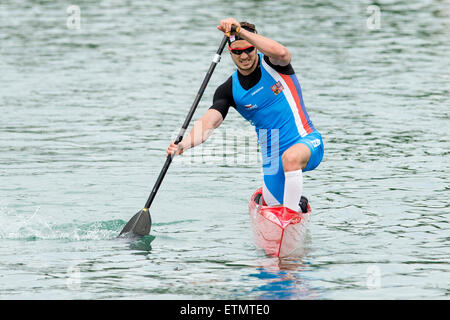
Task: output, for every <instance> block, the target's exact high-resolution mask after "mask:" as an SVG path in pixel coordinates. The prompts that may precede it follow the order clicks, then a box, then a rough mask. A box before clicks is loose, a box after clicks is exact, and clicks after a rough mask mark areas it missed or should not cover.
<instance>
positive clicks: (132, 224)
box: [119, 26, 236, 237]
mask: <svg viewBox="0 0 450 320" xmlns="http://www.w3.org/2000/svg"><path fill="white" fill-rule="evenodd" d="M231 32H232V33H234V32H236V27H235V26H233V27H232V28H231ZM228 37H229V34H228V35H224V37H223V39H222V42H221V43H220V46H219V49H218V50H217V53H216V54H215V55H214V58H213V61H212V63H211V66H210V67H209V70H208V72H207V73H206V76H205V78H204V79H203V83H202V85H201V86H200V89H199V91H198V93H197V96H196V97H195V100H194V103H193V104H192V106H191V109H190V110H189V113H188V115H187V117H186V120H185V121H184V123H183V126H182V127H181V130H180V133H179V134H178V137H177V139H176V140H175V144H178V143H179V142H180V141H181V140H183V135H184V133H185V132H186V130H187V128H188V126H189V123H190V122H191V119H192V117H193V116H194V112H195V110H196V109H197V106H198V104H199V102H200V99H201V98H202V96H203V92H204V91H205V89H206V86H207V85H208V82H209V79H210V78H211V75H212V73H213V71H214V69H215V67H216V65H217V64H218V63H219V61H220V56H221V54H222V52H223V49H224V48H225V45H226V44H227V40H228ZM173 157H174V155H169V156H168V157H167V159H166V162H165V163H164V166H163V168H162V170H161V172H160V173H159V176H158V179H157V180H156V183H155V185H154V186H153V189H152V192H151V193H150V196H149V197H148V200H147V202H146V203H145V207H144V208H143V209H142V210H140V211H139V212H138V213H136V214H135V215H134V216H133V217H132V218H131V219H130V221H128V223H127V224H126V225H125V227H124V228H123V229H122V231H121V232H120V234H119V237H120V236H121V235H132V236H145V235H147V234H149V233H150V229H151V226H152V218H151V216H150V211H149V208H150V206H151V205H152V202H153V200H154V199H155V196H156V193H157V192H158V189H159V187H160V186H161V183H162V181H163V179H164V177H165V175H166V173H167V170H168V169H169V166H170V164H171V163H172V159H173Z"/></svg>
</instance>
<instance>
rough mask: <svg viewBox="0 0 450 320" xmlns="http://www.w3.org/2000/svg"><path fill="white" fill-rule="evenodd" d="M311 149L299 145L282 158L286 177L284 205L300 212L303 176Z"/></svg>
mask: <svg viewBox="0 0 450 320" xmlns="http://www.w3.org/2000/svg"><path fill="white" fill-rule="evenodd" d="M310 157H311V151H310V149H309V148H308V147H307V146H306V145H305V144H303V143H297V144H294V145H293V146H291V147H290V148H289V149H287V150H286V151H285V152H284V153H283V156H282V162H283V170H284V175H285V183H284V195H283V205H284V206H286V207H288V208H290V209H292V210H294V211H300V198H301V196H302V192H303V174H302V170H303V169H305V167H306V165H307V163H308V161H309V158H310Z"/></svg>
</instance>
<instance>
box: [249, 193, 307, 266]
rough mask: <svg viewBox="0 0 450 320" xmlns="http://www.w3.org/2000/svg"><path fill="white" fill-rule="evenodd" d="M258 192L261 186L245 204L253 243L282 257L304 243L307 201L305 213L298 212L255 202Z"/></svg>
mask: <svg viewBox="0 0 450 320" xmlns="http://www.w3.org/2000/svg"><path fill="white" fill-rule="evenodd" d="M259 194H262V188H259V189H258V190H256V191H255V193H254V194H253V195H252V197H251V199H250V202H249V206H248V208H249V215H250V220H251V224H252V230H253V237H254V240H255V244H256V246H257V247H259V248H261V249H264V251H265V252H266V254H268V255H271V256H275V257H286V256H288V255H290V254H292V253H293V252H295V251H296V250H297V249H298V248H299V247H301V246H302V244H303V243H304V238H305V235H306V223H307V220H308V217H309V216H310V214H311V207H310V205H309V204H308V212H307V213H301V212H296V211H293V210H291V209H289V208H286V207H283V206H265V205H260V204H258V203H256V202H255V197H258V196H259Z"/></svg>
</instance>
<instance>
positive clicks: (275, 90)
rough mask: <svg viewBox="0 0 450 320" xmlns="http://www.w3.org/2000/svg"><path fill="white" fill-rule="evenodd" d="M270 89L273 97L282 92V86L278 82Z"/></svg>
mask: <svg viewBox="0 0 450 320" xmlns="http://www.w3.org/2000/svg"><path fill="white" fill-rule="evenodd" d="M270 89H272V91H273V93H275V95H277V94H279V93H280V92H281V91H283V90H284V88H283V85H282V84H281V82H280V81H278V82H277V83H275V84H274V85H273V86H271V87H270Z"/></svg>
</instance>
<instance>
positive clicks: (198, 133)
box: [167, 77, 234, 156]
mask: <svg viewBox="0 0 450 320" xmlns="http://www.w3.org/2000/svg"><path fill="white" fill-rule="evenodd" d="M231 90H232V89H231V77H230V78H229V79H228V80H227V81H226V82H225V83H223V84H222V85H221V86H219V87H218V88H217V89H216V92H215V94H214V100H213V105H212V106H211V108H209V110H208V111H206V113H205V114H204V115H203V116H202V117H201V118H200V119H199V120H197V121H196V122H195V124H194V127H193V128H192V130H191V131H190V132H189V135H188V136H186V137H185V138H184V139H183V140H182V141H180V143H179V144H178V145H175V143H174V142H173V141H172V142H171V143H170V145H169V147H168V148H167V156H168V155H169V154H173V153H175V152H176V154H182V153H183V152H184V151H186V150H187V149H189V148H193V147H195V146H197V145H199V144H201V143H203V142H205V141H206V140H207V139H208V138H209V137H210V136H211V134H212V132H213V131H214V129H216V128H217V127H219V126H220V124H221V123H222V122H223V120H224V119H225V117H226V115H227V113H228V109H229V107H230V106H231V105H233V106H234V101H233V99H232V92H231ZM230 97H231V100H230Z"/></svg>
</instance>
